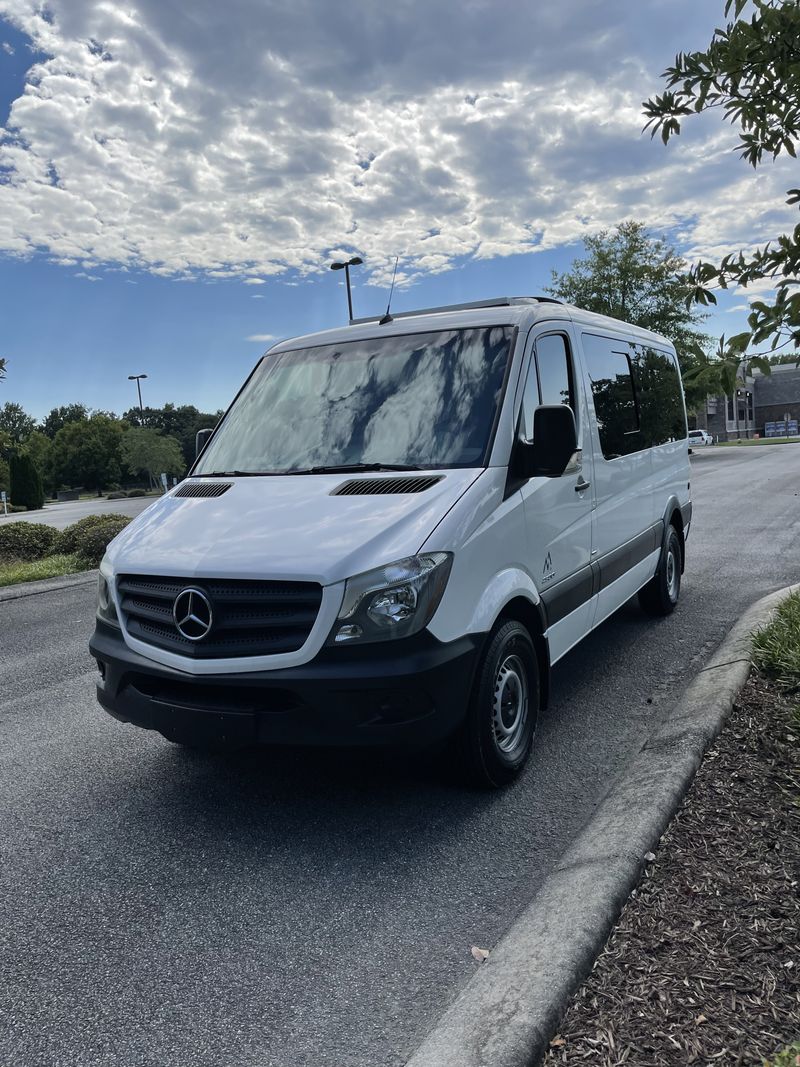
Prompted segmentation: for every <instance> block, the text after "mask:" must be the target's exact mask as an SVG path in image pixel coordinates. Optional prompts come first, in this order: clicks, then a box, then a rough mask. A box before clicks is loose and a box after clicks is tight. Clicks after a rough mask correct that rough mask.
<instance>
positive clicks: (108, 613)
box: [97, 574, 119, 626]
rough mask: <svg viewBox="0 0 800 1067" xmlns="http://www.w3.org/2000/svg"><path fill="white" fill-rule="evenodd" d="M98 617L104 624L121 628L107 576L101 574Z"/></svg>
mask: <svg viewBox="0 0 800 1067" xmlns="http://www.w3.org/2000/svg"><path fill="white" fill-rule="evenodd" d="M97 616H98V618H100V619H102V620H103V622H109V623H111V625H112V626H119V619H118V618H117V609H116V608H115V607H114V600H113V598H112V596H111V589H110V588H109V585H108V580H107V579H106V577H105V575H103V574H100V575H98V578H97Z"/></svg>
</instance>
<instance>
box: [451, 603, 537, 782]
mask: <svg viewBox="0 0 800 1067" xmlns="http://www.w3.org/2000/svg"><path fill="white" fill-rule="evenodd" d="M538 713H539V668H538V663H537V659H536V650H535V649H534V647H533V641H531V637H530V634H529V633H528V631H527V630H526V629H525V627H524V626H523V625H522V624H521V623H518V622H515V621H509V622H505V623H500V624H499V625H498V627H497V628H496V629H495V631H494V632H493V633H492V635H491V636H490V638H489V640H488V643H487V646H486V649H485V651H484V653H483V657H482V659H481V662H480V664H479V666H478V670H477V673H476V681H475V688H474V691H473V694H472V698H471V700H470V705H469V709H468V710H467V715H466V718H465V720H464V723H463V724H462V727H461V730H460V732H459V734H458V736H457V738H456V755H457V758H458V762H459V767H460V770H461V771H462V773H463V775H464V776H465V777H466V778H467V780H468V781H469V782H470V783H471V784H473V785H480V786H484V787H489V788H492V789H497V788H499V787H500V786H503V785H506V784H507V783H508V782H510V781H511V780H512V779H513V778H515V777H516V775H517V774H518V773H519V772H520V770H521V769H522V767H523V766H524V765H525V762H526V761H527V759H528V756H529V755H530V752H531V747H532V745H533V735H534V731H535V729H536V719H537V717H538Z"/></svg>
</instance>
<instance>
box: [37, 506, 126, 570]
mask: <svg viewBox="0 0 800 1067" xmlns="http://www.w3.org/2000/svg"><path fill="white" fill-rule="evenodd" d="M130 521H131V520H130V519H129V518H128V516H127V515H114V514H110V515H87V516H86V517H85V518H83V519H78V521H77V522H74V523H73V524H72V526H68V527H67V528H66V530H62V531H61V533H60V535H59V538H58V541H57V543H56V551H57V552H61V553H63V554H64V555H73V554H75V553H77V554H78V555H80V556H83V557H84V558H85V559H87V560H94V559H95V557H96V558H97V563H93V564H92V566H95V567H96V566H97V565H98V564H99V563H100V560H101V559H102V558H103V552H105V550H106V545H107V544H108V543H109V541H113V539H114V538H115V537H116V536H117V534H118V533H119V532H120V530H123V529H124V528H125V527H126V526H127V525H128V523H129V522H130ZM101 545H102V550H100V546H101ZM98 551H99V552H100V555H99V556H98V555H97V553H98Z"/></svg>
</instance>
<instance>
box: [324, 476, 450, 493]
mask: <svg viewBox="0 0 800 1067" xmlns="http://www.w3.org/2000/svg"><path fill="white" fill-rule="evenodd" d="M442 477H443V476H442V475H441V474H436V475H425V476H423V477H419V476H415V477H404V478H353V479H351V481H349V482H343V483H342V484H341V485H338V486H337V487H336V488H335V489H334V490H333V492H332V493H331V496H384V495H386V494H388V493H392V494H394V493H424V492H425V490H426V489H430V488H431V486H433V485H436V483H437V482H440V481H441V480H442Z"/></svg>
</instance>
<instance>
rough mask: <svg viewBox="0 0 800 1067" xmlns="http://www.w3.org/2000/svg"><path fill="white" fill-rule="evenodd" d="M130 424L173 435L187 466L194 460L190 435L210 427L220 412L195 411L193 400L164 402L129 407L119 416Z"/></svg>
mask: <svg viewBox="0 0 800 1067" xmlns="http://www.w3.org/2000/svg"><path fill="white" fill-rule="evenodd" d="M122 417H123V419H125V420H126V421H127V422H129V423H130V424H131V426H146V427H148V428H149V429H152V430H158V431H159V432H160V433H162V434H166V435H167V436H168V437H176V438H177V439H178V441H179V442H180V446H181V449H182V451H183V458H184V462H185V464H186V466H187V467H190V466H191V465H192V463H194V459H195V455H194V439H195V436H196V434H197V431H198V430H204V429H206V428H210V429H213V428H214V427H215V426H216V425H217V423H218V422H219V420H220V419H221V418H222V412H221V411H217V412H216V413H215V414H213V415H212V414H209V413H207V412H203V411H198V410H197V408H196V407H195V406H194V404H182V405H181V406H180V407H175V405H174V404H165V405H164V407H163V408H145V409H144V411H139V409H138V408H131V409H130V411H126V412H125V414H124V415H123V416H122Z"/></svg>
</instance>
